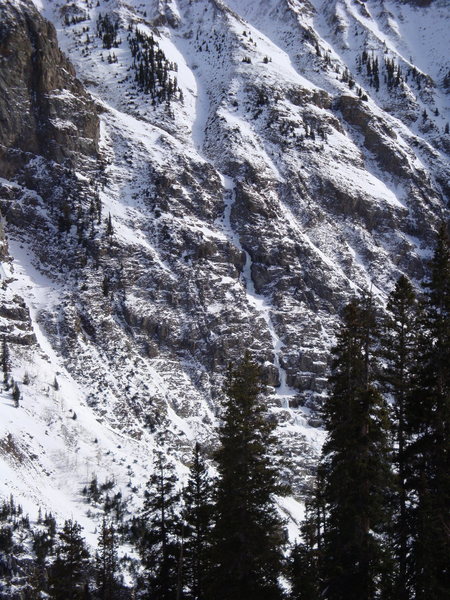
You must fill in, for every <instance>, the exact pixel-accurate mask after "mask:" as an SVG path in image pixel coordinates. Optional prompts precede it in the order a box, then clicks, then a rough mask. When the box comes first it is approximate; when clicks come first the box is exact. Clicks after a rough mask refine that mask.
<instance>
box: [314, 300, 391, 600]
mask: <svg viewBox="0 0 450 600" xmlns="http://www.w3.org/2000/svg"><path fill="white" fill-rule="evenodd" d="M374 340H375V315H374V310H373V307H372V302H371V298H370V297H368V298H365V299H363V300H362V301H359V300H355V301H353V302H351V303H350V304H349V305H347V307H346V308H345V310H344V315H343V325H342V327H341V329H340V331H339V333H338V341H337V345H336V347H335V348H334V362H333V367H332V368H333V370H332V376H331V379H330V383H331V393H330V396H329V398H328V399H327V401H326V403H325V406H324V419H325V424H326V428H327V430H328V438H327V440H326V442H325V445H324V448H323V454H322V459H321V464H320V471H319V472H320V477H321V478H323V490H322V493H323V498H324V508H325V528H324V547H323V552H324V558H323V575H322V577H323V584H322V597H323V598H325V599H326V600H372V599H373V598H376V597H378V594H379V592H380V589H381V588H382V587H383V586H385V585H386V586H387V585H388V583H389V582H386V579H388V576H386V574H385V568H386V567H385V564H386V563H387V560H386V553H385V549H384V547H383V543H382V537H381V536H382V535H383V533H384V532H385V530H386V526H387V518H388V515H387V514H386V508H385V507H386V498H387V495H388V493H389V484H390V465H389V452H388V443H387V429H388V418H387V410H386V407H385V405H384V401H383V399H382V397H381V395H380V392H379V391H378V389H377V387H376V386H375V381H374Z"/></svg>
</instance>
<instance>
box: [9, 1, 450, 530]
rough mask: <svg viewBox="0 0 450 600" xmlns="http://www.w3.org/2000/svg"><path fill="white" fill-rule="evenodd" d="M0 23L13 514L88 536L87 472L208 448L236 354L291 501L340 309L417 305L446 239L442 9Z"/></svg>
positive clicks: (300, 9)
mask: <svg viewBox="0 0 450 600" xmlns="http://www.w3.org/2000/svg"><path fill="white" fill-rule="evenodd" d="M417 4H419V5H420V6H416V5H417ZM35 5H36V6H35ZM411 5H413V6H411ZM36 7H37V8H36ZM38 9H39V11H40V12H38ZM46 19H48V20H46ZM50 21H51V22H52V23H53V25H52V24H51V23H50ZM0 23H1V25H0V124H1V127H0V177H1V179H0V207H1V211H2V215H3V227H4V230H5V232H6V237H5V234H2V260H3V263H2V268H3V271H2V290H1V293H2V294H3V295H4V301H3V304H2V306H3V308H2V309H1V312H0V318H1V321H0V327H1V332H2V333H3V334H4V335H5V340H6V343H7V344H8V346H9V349H10V354H11V360H12V366H11V373H12V376H13V377H14V378H15V380H16V381H18V382H19V385H20V389H21V394H22V398H21V401H20V406H19V407H18V408H16V407H14V406H13V403H12V400H11V398H10V395H11V392H10V391H8V390H5V391H4V392H3V395H2V400H1V403H2V408H1V410H2V414H3V415H4V418H2V425H1V427H2V430H1V433H0V435H1V436H4V437H5V436H7V435H9V434H10V435H12V436H13V437H14V438H15V440H16V445H17V447H21V448H22V453H21V454H15V455H14V456H13V455H11V453H10V454H8V453H7V452H4V451H2V460H3V461H4V462H3V464H4V465H5V466H4V468H5V472H6V473H7V477H6V479H5V483H6V486H8V493H9V491H11V489H12V490H15V491H16V492H17V493H19V494H21V495H23V496H25V497H28V498H29V499H31V501H32V502H36V501H38V502H42V503H43V504H44V505H50V506H52V505H53V506H54V507H55V505H56V508H57V510H59V511H60V512H61V513H62V514H67V510H69V508H70V510H72V511H77V514H78V513H79V514H80V518H81V519H82V518H83V517H82V516H81V515H82V512H83V509H82V507H81V508H80V505H79V504H78V502H77V493H78V491H79V489H80V486H81V485H82V483H83V482H84V481H85V480H86V479H88V478H89V477H90V476H91V475H92V474H93V473H94V472H97V471H99V472H100V476H101V473H104V474H107V473H110V472H113V473H114V474H115V476H116V478H117V480H118V482H119V483H120V484H121V485H125V483H126V482H127V481H128V479H129V477H130V470H132V471H133V474H134V478H135V480H136V481H138V482H139V481H141V480H142V479H143V478H144V477H145V472H146V467H147V462H148V456H149V455H150V453H151V452H152V449H153V448H155V447H156V446H158V447H164V448H166V449H167V451H168V452H170V453H173V454H175V455H176V457H177V458H178V459H179V461H180V464H182V463H183V461H184V460H185V457H186V452H188V451H189V448H190V447H191V445H192V442H193V440H194V439H199V440H200V441H202V442H203V443H205V444H207V445H208V446H210V447H211V446H213V445H214V443H215V441H214V440H215V438H214V427H215V424H216V419H217V413H218V409H219V405H220V397H221V389H222V381H223V375H224V372H225V370H226V367H227V364H228V363H229V361H231V360H234V359H236V358H238V357H239V356H240V355H241V354H242V353H243V351H244V350H245V349H247V348H249V349H251V351H252V352H253V353H254V354H255V356H257V357H258V358H259V359H260V360H261V362H262V364H263V365H264V372H265V378H266V382H267V384H268V385H269V386H270V387H269V391H270V394H269V397H268V402H269V403H270V405H271V406H272V410H273V412H274V414H275V415H276V416H277V418H278V420H279V423H280V426H279V434H280V440H281V443H282V445H283V447H284V449H285V452H286V454H287V455H289V456H290V457H291V463H290V464H291V466H290V467H289V469H288V470H287V471H286V477H288V478H290V479H291V481H293V483H294V489H295V492H296V494H299V495H301V491H302V489H303V487H304V485H305V483H307V481H308V479H309V477H310V476H311V474H312V473H313V469H314V462H315V458H316V456H317V452H318V449H319V447H320V441H321V439H323V432H322V431H321V430H320V428H317V425H318V424H320V420H319V419H318V417H317V407H318V405H319V404H320V398H321V396H322V394H323V393H324V385H325V380H326V371H327V361H328V352H329V348H330V346H331V344H332V342H333V336H334V331H335V327H336V324H337V323H338V320H339V313H340V310H341V308H342V307H343V305H344V304H345V303H346V302H347V301H348V300H349V298H351V297H352V295H354V294H355V293H358V291H360V290H363V289H371V290H372V292H373V294H374V296H375V298H376V301H377V302H378V303H379V305H380V307H382V306H383V301H384V299H385V297H386V294H387V293H388V292H389V290H390V289H391V287H392V285H393V283H394V281H395V280H396V278H397V277H398V276H399V275H400V274H401V273H406V274H408V275H409V276H410V277H411V278H413V280H414V281H416V282H419V281H420V278H421V277H422V274H423V265H424V262H423V261H424V259H426V258H427V256H429V251H430V247H431V245H432V243H433V235H434V231H435V230H436V228H437V226H438V223H439V222H440V221H441V220H442V219H447V218H448V212H447V211H448V205H447V201H448V194H449V185H450V184H449V182H450V168H449V163H448V151H449V146H450V135H449V133H448V125H447V123H448V119H449V115H448V95H447V94H448V90H449V86H448V79H449V73H450V71H449V65H448V63H445V60H446V57H445V52H444V51H443V50H444V47H445V43H446V42H447V44H448V31H449V27H448V14H447V11H446V3H445V2H442V1H439V0H435V1H434V2H432V3H417V2H415V3H411V2H410V3H405V2H396V1H395V0H389V1H381V0H371V1H367V2H362V1H359V0H354V1H351V0H333V1H332V2H331V1H326V2H322V1H321V0H314V1H310V2H304V1H302V2H300V1H297V0H283V1H278V0H257V1H256V0H255V2H239V1H238V0H236V1H235V0H226V1H225V0H224V1H221V0H197V1H196V2H191V1H189V0H161V1H158V2H157V1H156V0H155V1H148V2H146V3H144V4H143V3H139V2H134V1H129V2H126V3H125V2H121V1H119V0H109V1H107V0H105V1H99V2H98V3H91V2H89V0H88V1H84V0H77V1H74V2H71V3H58V2H52V1H50V0H48V1H44V0H42V1H36V2H35V3H32V2H31V1H26V0H23V1H22V0H14V1H13V0H6V2H3V3H2V5H1V6H0ZM55 28H56V29H55ZM60 48H62V50H63V52H64V54H63V52H61V50H60ZM66 57H70V60H71V62H69V60H68V58H66ZM72 65H75V68H74V67H73V66H72ZM77 77H78V79H77ZM25 372H26V374H27V377H25ZM24 377H25V381H26V382H27V383H26V385H24V384H22V383H21V382H22V381H23V380H24ZM55 378H56V380H57V382H58V383H57V385H55ZM74 416H75V417H76V418H74ZM17 456H23V457H29V456H34V459H33V460H32V461H30V459H29V458H26V459H25V458H24V459H23V460H18V459H17ZM133 461H135V462H134V463H133ZM131 465H133V466H131ZM181 468H182V467H181ZM68 471H70V472H71V476H70V478H69V482H68V483H67V481H66V480H67V473H68ZM55 490H57V499H56V500H55ZM68 507H69V508H68Z"/></svg>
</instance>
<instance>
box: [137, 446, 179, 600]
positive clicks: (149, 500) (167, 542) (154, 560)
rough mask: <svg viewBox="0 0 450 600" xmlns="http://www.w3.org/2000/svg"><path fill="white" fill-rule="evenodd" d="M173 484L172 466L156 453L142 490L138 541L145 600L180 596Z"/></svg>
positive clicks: (176, 499) (176, 497)
mask: <svg viewBox="0 0 450 600" xmlns="http://www.w3.org/2000/svg"><path fill="white" fill-rule="evenodd" d="M176 481H177V478H176V476H175V473H174V468H173V465H171V464H170V463H169V461H168V460H167V458H166V457H165V456H163V455H162V454H161V453H159V454H158V455H157V456H156V459H155V468H154V472H153V474H152V476H151V477H150V479H149V481H148V483H147V489H146V491H145V498H144V506H143V512H142V523H143V533H142V537H141V542H140V553H141V558H142V565H143V567H144V569H145V586H146V596H145V597H146V598H149V599H150V600H178V597H179V595H180V583H179V568H180V565H179V561H180V539H179V534H180V519H179V517H178V514H177V512H178V509H179V504H180V494H179V493H178V492H177V491H176V489H175V483H176Z"/></svg>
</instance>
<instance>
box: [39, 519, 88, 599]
mask: <svg viewBox="0 0 450 600" xmlns="http://www.w3.org/2000/svg"><path fill="white" fill-rule="evenodd" d="M88 577H89V552H88V550H87V548H86V545H85V542H84V540H83V538H82V536H81V526H80V525H79V524H78V523H76V522H74V521H72V520H68V521H66V522H65V523H64V527H63V529H62V531H60V532H59V544H58V547H57V550H56V558H55V561H54V563H53V565H52V566H51V569H50V573H49V584H50V597H51V598H53V599H54V600H81V599H82V598H83V597H84V594H85V585H86V583H87V579H88Z"/></svg>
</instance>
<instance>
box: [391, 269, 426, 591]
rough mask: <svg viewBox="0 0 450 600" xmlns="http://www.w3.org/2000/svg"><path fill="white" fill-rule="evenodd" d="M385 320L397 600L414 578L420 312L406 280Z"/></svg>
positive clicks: (398, 286) (393, 296)
mask: <svg viewBox="0 0 450 600" xmlns="http://www.w3.org/2000/svg"><path fill="white" fill-rule="evenodd" d="M386 308H387V315H386V318H385V319H384V331H383V335H382V348H383V350H382V354H383V357H384V359H385V369H384V372H383V375H384V383H385V385H386V387H387V390H388V391H389V393H390V394H391V396H392V399H393V412H394V422H393V433H394V440H395V446H396V448H395V456H394V462H395V466H396V471H397V486H396V488H397V489H396V493H395V499H394V507H393V512H394V520H393V525H392V531H391V535H392V537H393V539H392V543H393V547H394V553H395V556H396V561H397V575H396V584H395V590H396V592H395V594H396V597H397V598H398V600H409V598H410V597H411V585H410V584H411V581H410V580H411V575H410V569H408V562H409V555H410V540H411V523H410V512H409V507H410V506H411V497H410V490H409V488H408V483H407V481H408V479H409V475H408V471H409V462H410V460H409V457H408V445H409V433H408V423H407V418H406V414H407V406H408V401H409V399H410V396H411V390H412V385H413V376H414V373H415V372H416V365H417V342H418V327H419V310H418V303H417V299H416V295H415V292H414V289H413V287H412V285H411V283H410V282H409V280H408V279H407V278H406V277H405V276H403V275H402V276H401V277H400V278H399V280H398V281H397V284H396V286H395V289H394V290H393V291H392V292H391V294H390V295H389V299H388V303H387V307H386Z"/></svg>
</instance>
